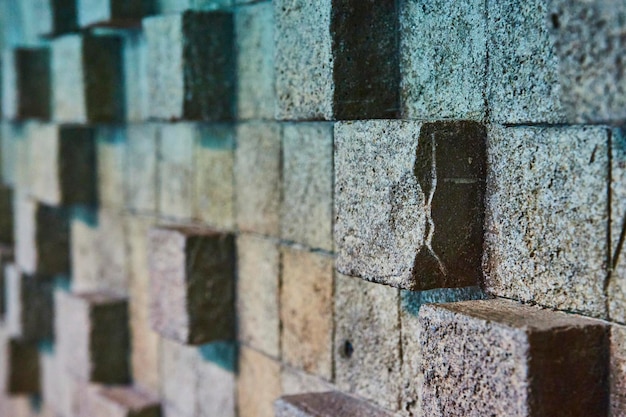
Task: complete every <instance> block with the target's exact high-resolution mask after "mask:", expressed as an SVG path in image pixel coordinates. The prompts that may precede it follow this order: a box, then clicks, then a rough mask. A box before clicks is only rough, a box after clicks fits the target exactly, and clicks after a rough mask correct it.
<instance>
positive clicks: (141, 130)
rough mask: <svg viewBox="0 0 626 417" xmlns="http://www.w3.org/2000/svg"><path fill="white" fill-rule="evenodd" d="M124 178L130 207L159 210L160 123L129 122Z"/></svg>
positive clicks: (135, 209) (138, 210)
mask: <svg viewBox="0 0 626 417" xmlns="http://www.w3.org/2000/svg"><path fill="white" fill-rule="evenodd" d="M126 134H127V137H128V142H127V151H126V152H125V155H126V163H125V164H124V165H125V168H126V173H125V180H124V191H125V201H126V205H127V207H128V208H129V209H130V210H131V211H133V212H136V213H156V212H157V204H158V199H157V197H158V190H157V180H158V171H157V166H158V134H159V130H158V126H157V125H154V124H148V125H146V124H142V125H129V126H128V127H127V128H126Z"/></svg>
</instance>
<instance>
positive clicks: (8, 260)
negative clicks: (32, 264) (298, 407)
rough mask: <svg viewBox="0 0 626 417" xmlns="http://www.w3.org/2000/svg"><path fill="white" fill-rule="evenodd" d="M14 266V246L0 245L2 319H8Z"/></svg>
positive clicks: (0, 303)
mask: <svg viewBox="0 0 626 417" xmlns="http://www.w3.org/2000/svg"><path fill="white" fill-rule="evenodd" d="M13 268H15V264H14V263H13V248H12V247H9V246H3V245H0V319H2V320H6V313H7V298H6V297H7V295H6V294H7V285H8V283H7V276H8V275H9V274H11V273H12V271H13ZM0 388H1V387H0Z"/></svg>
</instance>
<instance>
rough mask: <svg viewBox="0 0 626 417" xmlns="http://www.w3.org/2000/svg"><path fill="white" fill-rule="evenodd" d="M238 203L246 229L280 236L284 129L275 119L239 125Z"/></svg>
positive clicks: (240, 220) (239, 222) (239, 219)
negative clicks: (282, 130)
mask: <svg viewBox="0 0 626 417" xmlns="http://www.w3.org/2000/svg"><path fill="white" fill-rule="evenodd" d="M236 134H237V136H236V138H237V148H236V150H235V205H236V206H235V207H236V216H237V226H238V228H239V230H241V231H244V232H256V233H260V234H263V235H270V236H278V235H279V233H280V200H281V195H280V194H281V193H280V187H281V184H280V183H281V166H280V165H281V129H280V127H279V125H278V124H276V123H243V124H239V125H238V126H237V133H236Z"/></svg>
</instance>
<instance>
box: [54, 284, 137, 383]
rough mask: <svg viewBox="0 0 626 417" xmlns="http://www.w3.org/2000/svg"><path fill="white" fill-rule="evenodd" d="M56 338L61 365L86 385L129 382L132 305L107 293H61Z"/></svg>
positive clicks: (56, 297)
mask: <svg viewBox="0 0 626 417" xmlns="http://www.w3.org/2000/svg"><path fill="white" fill-rule="evenodd" d="M54 303H55V309H56V314H55V324H54V325H55V329H54V330H55V337H56V347H55V349H58V350H57V352H59V355H60V356H59V359H60V361H61V366H62V367H63V369H64V370H65V371H66V372H69V373H70V374H71V375H72V376H73V377H74V378H76V379H78V380H79V381H83V382H87V381H89V382H98V383H103V384H124V383H126V382H128V380H129V366H128V353H129V337H128V303H127V301H126V299H125V298H122V297H119V296H117V295H112V294H110V293H106V292H92V293H82V294H72V293H67V292H65V291H63V290H57V291H55V293H54Z"/></svg>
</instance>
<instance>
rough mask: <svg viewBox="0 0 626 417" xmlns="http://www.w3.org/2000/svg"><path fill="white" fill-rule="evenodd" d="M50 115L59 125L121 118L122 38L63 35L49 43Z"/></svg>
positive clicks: (122, 84) (122, 98)
mask: <svg viewBox="0 0 626 417" xmlns="http://www.w3.org/2000/svg"><path fill="white" fill-rule="evenodd" d="M51 48H52V64H51V73H52V75H51V79H52V115H53V119H54V120H55V121H57V122H62V123H87V122H112V121H119V120H122V119H123V117H124V91H123V88H124V82H123V70H122V38H121V37H120V36H118V35H90V34H85V35H82V36H81V35H65V36H62V37H60V38H56V39H54V40H53V41H52V42H51Z"/></svg>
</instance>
